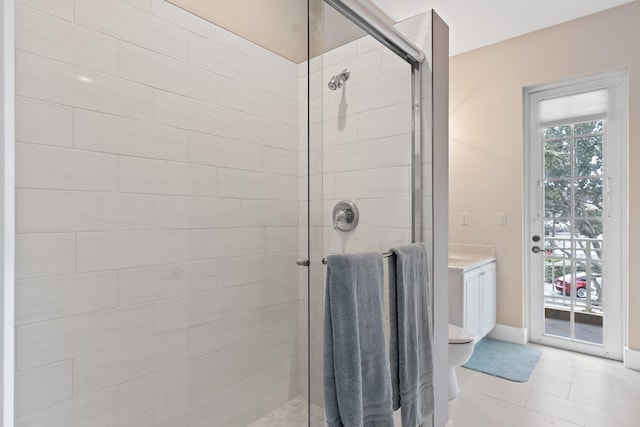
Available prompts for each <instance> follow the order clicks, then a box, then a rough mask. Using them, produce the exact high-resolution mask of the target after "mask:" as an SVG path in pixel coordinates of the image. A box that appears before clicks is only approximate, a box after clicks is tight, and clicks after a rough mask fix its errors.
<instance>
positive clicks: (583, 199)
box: [574, 178, 603, 217]
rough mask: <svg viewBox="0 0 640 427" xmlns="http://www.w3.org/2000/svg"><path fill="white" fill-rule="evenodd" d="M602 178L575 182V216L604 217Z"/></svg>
mask: <svg viewBox="0 0 640 427" xmlns="http://www.w3.org/2000/svg"><path fill="white" fill-rule="evenodd" d="M602 185H603V179H602V178H585V179H576V180H575V190H574V191H575V193H574V216H576V217H601V216H602Z"/></svg>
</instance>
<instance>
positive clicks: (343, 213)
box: [333, 200, 360, 232]
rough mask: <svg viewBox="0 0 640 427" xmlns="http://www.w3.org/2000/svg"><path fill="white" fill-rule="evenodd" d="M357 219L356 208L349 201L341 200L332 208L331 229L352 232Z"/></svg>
mask: <svg viewBox="0 0 640 427" xmlns="http://www.w3.org/2000/svg"><path fill="white" fill-rule="evenodd" d="M359 219H360V213H359V212H358V207H357V206H356V204H355V203H353V202H352V201H351V200H341V201H339V202H338V203H337V204H336V206H335V208H333V228H335V229H336V230H338V231H343V232H348V231H352V230H354V229H355V228H356V227H357V226H358V220H359Z"/></svg>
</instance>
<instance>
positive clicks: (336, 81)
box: [327, 68, 351, 90]
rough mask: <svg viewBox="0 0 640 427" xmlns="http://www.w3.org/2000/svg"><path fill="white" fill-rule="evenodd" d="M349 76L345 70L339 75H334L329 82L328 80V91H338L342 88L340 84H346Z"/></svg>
mask: <svg viewBox="0 0 640 427" xmlns="http://www.w3.org/2000/svg"><path fill="white" fill-rule="evenodd" d="M350 76H351V72H350V71H349V70H347V69H346V68H345V69H344V70H342V72H340V74H336V75H335V76H333V77H331V80H329V84H328V85H327V86H329V89H331V90H336V89H339V88H341V87H342V82H346V81H347V80H349V77H350Z"/></svg>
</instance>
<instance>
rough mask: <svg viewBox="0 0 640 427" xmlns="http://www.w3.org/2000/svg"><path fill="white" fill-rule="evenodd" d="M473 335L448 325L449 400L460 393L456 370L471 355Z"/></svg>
mask: <svg viewBox="0 0 640 427" xmlns="http://www.w3.org/2000/svg"><path fill="white" fill-rule="evenodd" d="M473 346H474V343H473V335H471V334H470V333H469V332H468V331H466V330H464V329H462V328H460V327H458V326H456V325H452V324H451V323H449V400H453V399H455V398H456V397H457V396H458V393H460V387H458V377H457V376H456V368H457V367H458V366H461V365H463V364H465V363H466V362H467V361H468V360H469V359H470V358H471V355H472V354H473Z"/></svg>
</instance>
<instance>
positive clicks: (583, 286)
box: [553, 271, 602, 300]
mask: <svg viewBox="0 0 640 427" xmlns="http://www.w3.org/2000/svg"><path fill="white" fill-rule="evenodd" d="M601 284H602V277H601V276H600V274H597V273H591V299H592V300H598V299H600V288H601ZM553 286H554V287H555V288H556V291H558V292H560V293H561V294H563V295H571V274H565V275H564V276H560V277H557V278H556V279H555V280H554V281H553ZM576 289H577V290H576V296H577V297H578V298H586V297H587V273H585V272H584V271H581V272H578V273H576Z"/></svg>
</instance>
